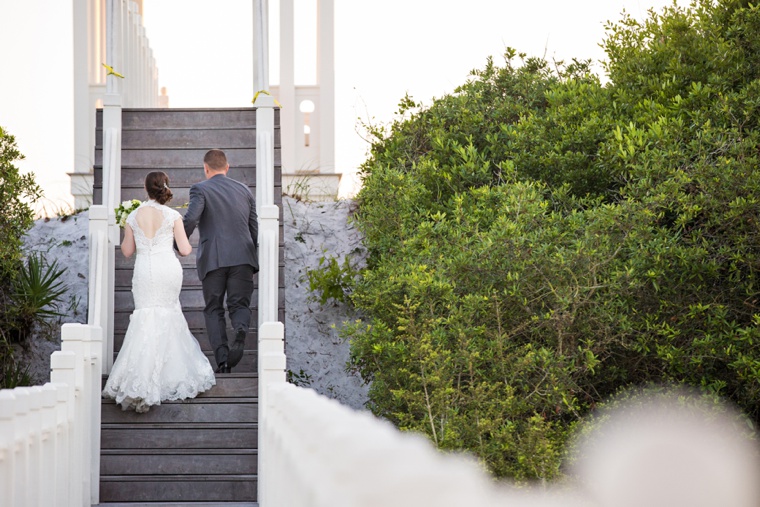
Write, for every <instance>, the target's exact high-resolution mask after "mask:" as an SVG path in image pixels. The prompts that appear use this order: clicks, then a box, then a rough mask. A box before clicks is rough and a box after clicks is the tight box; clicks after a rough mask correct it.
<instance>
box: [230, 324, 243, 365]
mask: <svg viewBox="0 0 760 507" xmlns="http://www.w3.org/2000/svg"><path fill="white" fill-rule="evenodd" d="M246 334H247V331H246V330H245V329H238V330H237V331H236V332H235V341H234V342H233V343H232V347H230V351H229V354H228V355H227V363H228V364H229V365H230V367H232V366H236V365H237V364H238V363H239V362H240V360H241V359H243V349H244V348H245V335H246Z"/></svg>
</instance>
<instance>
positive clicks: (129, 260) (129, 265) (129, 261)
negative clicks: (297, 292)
mask: <svg viewBox="0 0 760 507" xmlns="http://www.w3.org/2000/svg"><path fill="white" fill-rule="evenodd" d="M280 227H282V225H280ZM190 245H191V246H192V247H193V251H192V252H190V255H187V256H185V257H179V263H180V264H181V265H182V266H183V267H195V265H196V255H197V253H198V231H197V229H196V230H195V231H194V232H193V234H192V235H191V236H190ZM279 246H280V248H279V249H278V257H279V258H278V260H277V265H278V266H285V252H284V240H283V237H282V236H280V245H279ZM115 266H116V269H133V268H134V266H135V257H134V255H133V256H132V257H124V255H122V253H121V248H119V247H116V259H115Z"/></svg>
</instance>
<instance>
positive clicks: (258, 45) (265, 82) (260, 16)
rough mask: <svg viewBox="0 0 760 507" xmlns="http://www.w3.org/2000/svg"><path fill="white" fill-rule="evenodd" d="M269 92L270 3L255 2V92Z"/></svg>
mask: <svg viewBox="0 0 760 507" xmlns="http://www.w3.org/2000/svg"><path fill="white" fill-rule="evenodd" d="M259 90H267V91H268V90H269V3H268V1H267V0H253V92H254V93H256V92H257V91H259Z"/></svg>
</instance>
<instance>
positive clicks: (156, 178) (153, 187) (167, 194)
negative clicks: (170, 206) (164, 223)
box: [145, 171, 172, 204]
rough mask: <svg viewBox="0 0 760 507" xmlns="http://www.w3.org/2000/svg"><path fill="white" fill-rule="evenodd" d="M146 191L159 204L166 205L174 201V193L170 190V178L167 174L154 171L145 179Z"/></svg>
mask: <svg viewBox="0 0 760 507" xmlns="http://www.w3.org/2000/svg"><path fill="white" fill-rule="evenodd" d="M145 190H146V191H147V192H148V197H150V198H151V199H153V200H154V201H156V202H157V203H158V204H166V203H167V202H169V201H171V199H172V191H171V190H170V189H169V177H168V176H167V175H166V173H165V172H162V171H153V172H152V173H148V175H147V176H146V177H145Z"/></svg>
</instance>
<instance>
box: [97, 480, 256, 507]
mask: <svg viewBox="0 0 760 507" xmlns="http://www.w3.org/2000/svg"><path fill="white" fill-rule="evenodd" d="M256 480H257V477H256V475H242V474H234V475H232V474H230V475H174V476H173V475H162V476H152V475H102V476H101V477H100V498H101V499H103V500H104V501H106V502H162V501H172V502H182V501H184V502H186V503H185V504H183V505H190V504H191V502H251V501H253V500H255V499H256Z"/></svg>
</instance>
